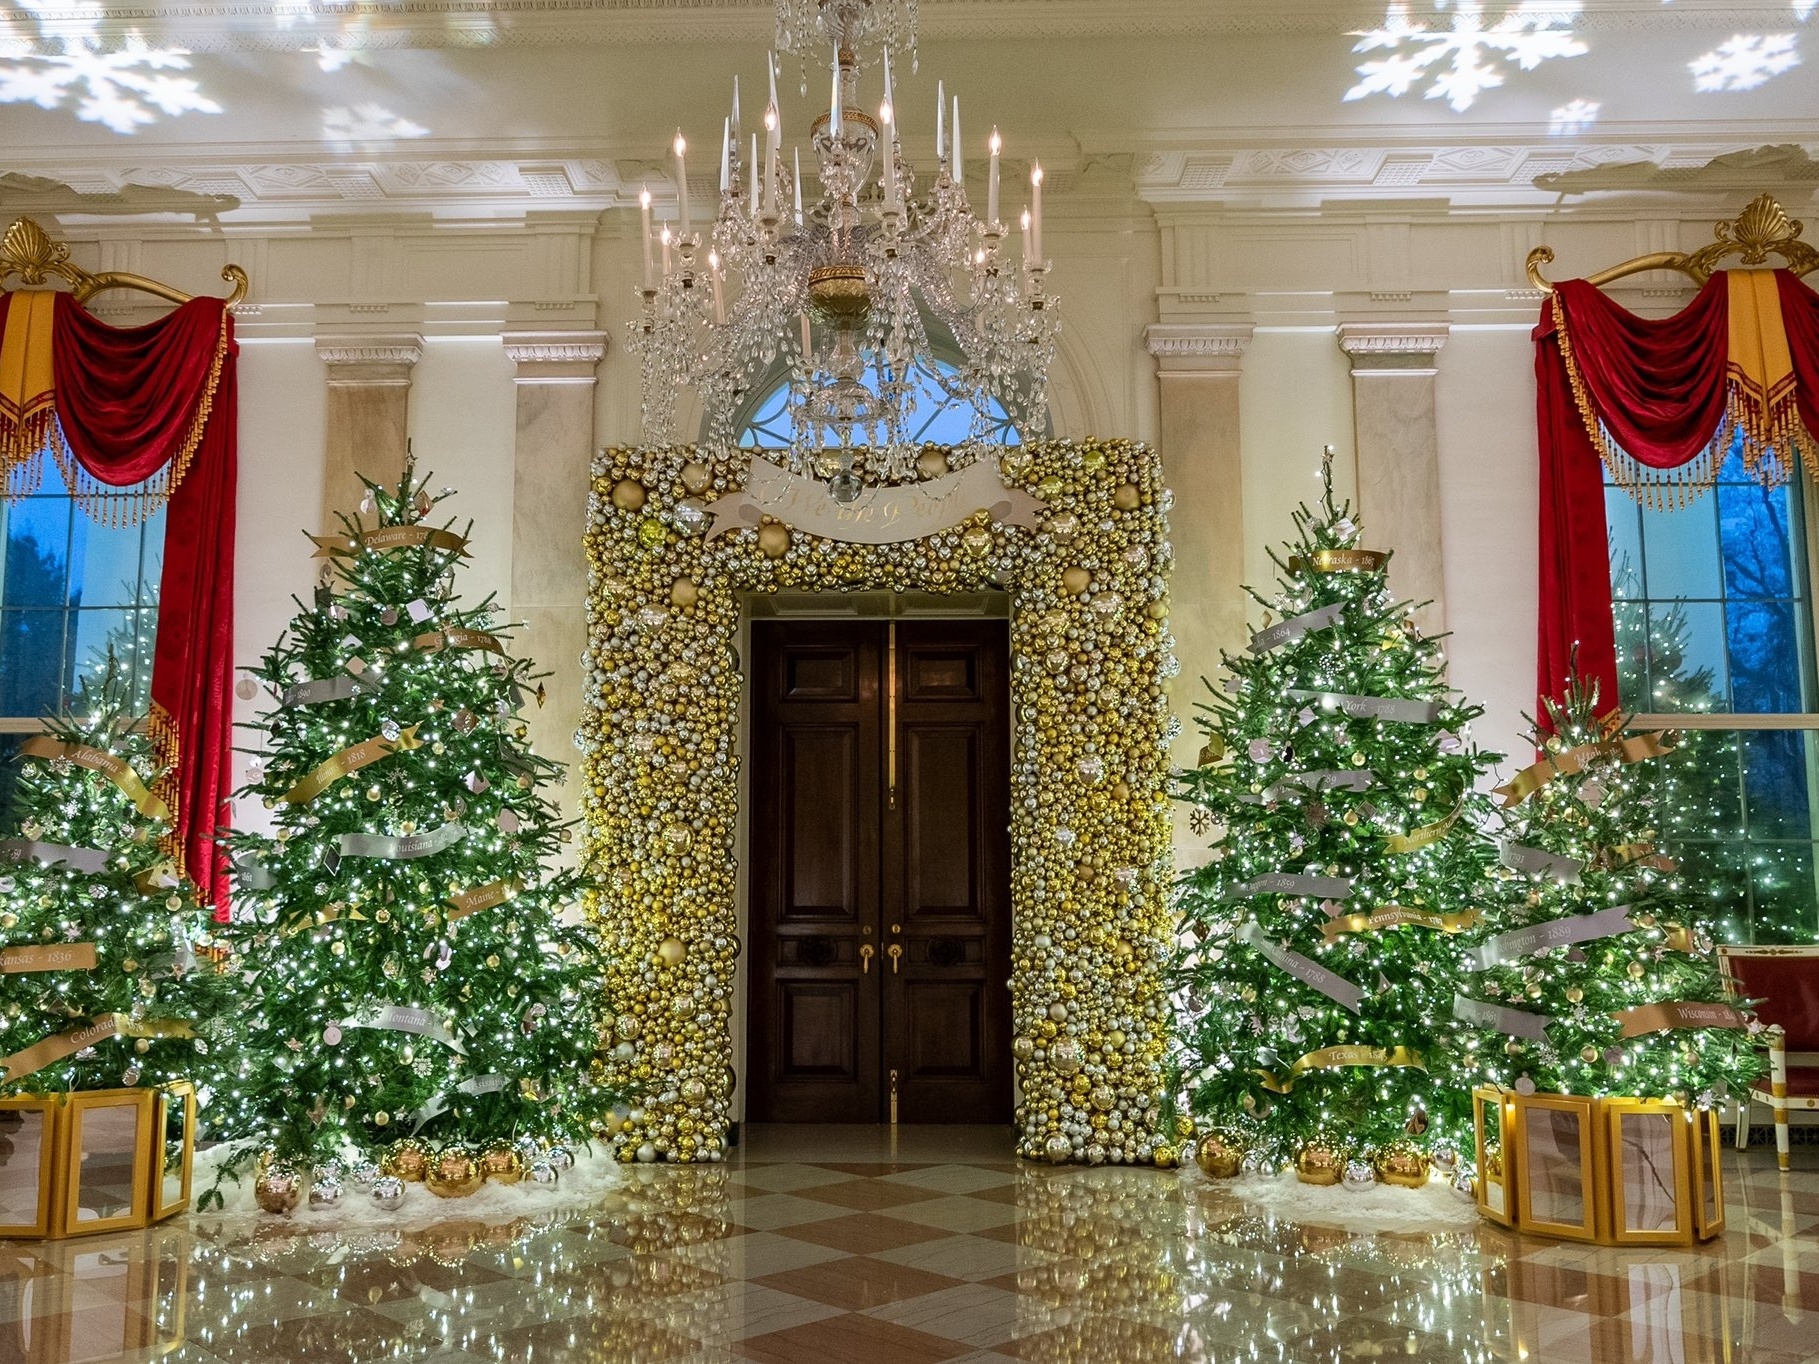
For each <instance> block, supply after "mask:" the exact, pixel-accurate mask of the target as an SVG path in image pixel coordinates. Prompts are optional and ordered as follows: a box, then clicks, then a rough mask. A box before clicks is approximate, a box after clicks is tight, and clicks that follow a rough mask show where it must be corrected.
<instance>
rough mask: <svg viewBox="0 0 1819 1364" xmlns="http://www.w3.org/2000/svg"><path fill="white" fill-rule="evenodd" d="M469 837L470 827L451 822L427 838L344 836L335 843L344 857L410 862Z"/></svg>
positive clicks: (401, 835) (382, 835) (423, 835)
mask: <svg viewBox="0 0 1819 1364" xmlns="http://www.w3.org/2000/svg"><path fill="white" fill-rule="evenodd" d="M466 837H467V826H466V825H465V824H461V823H458V822H456V821H455V820H450V821H449V822H448V823H447V824H444V825H443V826H442V827H441V828H440V829H432V830H430V831H429V832H428V833H426V834H400V835H397V836H393V835H390V834H342V835H341V836H340V837H339V838H337V839H336V840H335V845H336V847H337V848H338V849H339V850H340V855H341V856H342V857H381V858H384V859H385V860H386V861H388V862H408V861H410V860H412V859H413V858H418V857H434V856H435V855H436V854H437V853H439V852H442V851H444V850H445V849H448V848H452V847H454V846H455V844H457V843H459V842H460V841H461V840H462V839H464V838H466Z"/></svg>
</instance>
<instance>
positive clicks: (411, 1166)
mask: <svg viewBox="0 0 1819 1364" xmlns="http://www.w3.org/2000/svg"><path fill="white" fill-rule="evenodd" d="M428 1168H429V1155H428V1153H427V1152H426V1151H425V1150H424V1149H423V1143H422V1142H420V1141H418V1140H416V1138H414V1137H404V1138H401V1139H400V1140H398V1141H395V1142H393V1143H392V1144H391V1145H390V1146H388V1147H386V1148H385V1156H384V1158H383V1159H382V1160H381V1161H380V1162H379V1169H380V1170H381V1172H383V1173H385V1174H388V1175H392V1176H393V1177H395V1178H397V1179H402V1180H403V1181H404V1182H405V1183H406V1184H419V1183H422V1181H423V1175H424V1171H426V1170H427V1169H428Z"/></svg>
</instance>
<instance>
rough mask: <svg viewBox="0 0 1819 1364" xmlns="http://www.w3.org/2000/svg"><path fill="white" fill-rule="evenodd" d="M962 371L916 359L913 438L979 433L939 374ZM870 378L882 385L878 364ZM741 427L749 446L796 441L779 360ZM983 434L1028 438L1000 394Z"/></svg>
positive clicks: (992, 440)
mask: <svg viewBox="0 0 1819 1364" xmlns="http://www.w3.org/2000/svg"><path fill="white" fill-rule="evenodd" d="M957 373H959V367H958V366H957V365H955V364H954V363H953V362H952V361H949V360H946V359H943V358H941V357H939V356H937V357H935V358H933V359H919V360H917V361H916V365H915V368H914V369H913V370H912V371H911V373H910V377H911V378H912V379H913V380H914V381H915V384H916V407H915V412H914V414H913V416H912V418H911V424H910V439H911V442H912V443H913V444H917V445H923V444H934V445H961V444H964V443H965V442H966V441H967V439H968V438H969V437H978V436H979V435H980V433H979V432H977V431H975V429H974V421H975V414H974V411H973V407H972V404H970V403H969V402H967V401H966V399H964V398H962V397H958V396H955V395H954V394H952V393H950V392H949V391H948V390H947V388H946V387H944V386H943V385H942V383H941V378H940V376H942V375H953V374H957ZM865 382H866V386H867V387H868V388H870V389H872V391H873V392H876V391H877V387H878V372H877V370H876V368H873V369H869V370H867V371H866V375H865ZM738 430H739V444H740V445H741V446H743V447H744V448H745V449H748V450H783V449H787V448H789V446H790V445H791V444H792V443H793V442H794V440H795V430H796V424H795V418H794V417H793V416H792V415H791V413H790V410H789V373H788V371H787V370H785V369H783V368H782V367H781V366H779V367H778V369H777V370H776V371H775V372H774V373H773V374H772V375H771V376H770V377H769V379H768V380H767V381H766V382H764V383H762V384H760V385H758V387H757V389H756V390H755V391H754V393H753V396H752V398H751V400H750V403H749V405H748V406H747V408H746V411H745V414H744V416H743V417H742V419H741V420H740V422H739V425H738ZM1044 434H1045V433H1044ZM983 439H984V441H985V443H987V444H992V445H1021V444H1022V443H1023V433H1021V432H1020V431H1018V430H1017V427H1016V425H1015V424H1014V423H1013V422H1012V421H1011V419H1010V417H1009V415H1008V414H1007V413H1006V412H1005V410H1004V408H1003V407H1002V406H1000V405H999V403H998V401H997V400H996V399H993V400H992V403H991V408H990V410H989V411H988V412H987V413H986V429H985V431H984V433H983Z"/></svg>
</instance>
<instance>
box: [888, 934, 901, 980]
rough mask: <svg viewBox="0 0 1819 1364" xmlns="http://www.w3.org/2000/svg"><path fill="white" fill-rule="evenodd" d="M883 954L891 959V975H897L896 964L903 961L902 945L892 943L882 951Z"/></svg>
mask: <svg viewBox="0 0 1819 1364" xmlns="http://www.w3.org/2000/svg"><path fill="white" fill-rule="evenodd" d="M884 954H885V955H886V956H887V957H889V958H890V959H891V974H892V975H893V976H894V975H896V974H897V963H898V962H899V961H901V960H902V959H903V944H902V943H900V942H894V943H892V944H891V945H890V946H889V947H887V948H885V949H884Z"/></svg>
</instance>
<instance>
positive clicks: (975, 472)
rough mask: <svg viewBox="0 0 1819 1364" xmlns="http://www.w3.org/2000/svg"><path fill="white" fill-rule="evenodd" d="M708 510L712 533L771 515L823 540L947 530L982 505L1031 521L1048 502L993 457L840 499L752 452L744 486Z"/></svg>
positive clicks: (886, 540) (890, 541) (858, 540)
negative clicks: (1005, 475)
mask: <svg viewBox="0 0 1819 1364" xmlns="http://www.w3.org/2000/svg"><path fill="white" fill-rule="evenodd" d="M708 510H709V511H711V512H712V513H713V517H714V523H713V525H712V526H711V527H709V529H708V532H707V538H708V539H710V540H712V539H714V538H715V537H716V536H719V535H725V534H726V533H727V532H728V531H732V530H741V529H743V528H745V527H748V526H756V525H757V524H758V523H759V521H761V520H762V519H763V518H764V517H766V516H769V517H773V518H775V519H776V520H778V521H781V522H782V523H783V524H784V525H786V526H793V527H795V528H796V529H798V530H803V531H807V532H808V533H809V534H811V535H819V536H821V537H822V538H823V539H826V540H840V541H844V542H845V543H848V544H858V545H896V544H902V543H903V542H905V541H907V540H920V539H922V538H924V537H925V536H929V535H933V534H935V533H936V532H937V531H943V530H950V529H952V528H953V527H955V526H957V525H959V524H960V523H961V522H962V521H964V520H966V519H967V517H969V516H971V515H973V513H975V512H980V511H983V512H986V513H987V514H989V515H990V516H991V518H992V520H994V521H999V522H1002V523H1003V524H1005V525H1010V526H1027V527H1031V528H1034V527H1035V526H1037V525H1039V524H1040V522H1039V521H1038V519H1037V518H1038V517H1039V515H1040V514H1041V513H1042V512H1044V511H1046V510H1048V508H1047V506H1046V505H1045V504H1044V503H1043V502H1042V501H1041V500H1040V499H1039V498H1036V497H1033V496H1031V495H1030V494H1029V493H1027V492H1025V491H1024V490H1023V489H1022V488H1013V487H1008V486H1006V485H1005V482H1004V480H1003V479H1002V478H1001V477H999V474H998V464H997V461H995V460H988V459H982V460H978V461H976V462H974V463H972V464H969V465H967V466H966V468H964V469H961V470H958V471H957V472H955V473H951V474H944V475H942V476H941V477H940V478H931V479H926V480H924V481H922V482H919V483H904V484H899V485H896V486H894V487H876V488H867V489H865V491H863V492H861V493H860V494H859V495H858V496H857V497H855V498H854V499H853V500H852V501H851V502H836V501H834V499H833V498H832V497H831V496H830V495H829V494H828V491H827V487H826V485H825V484H822V483H820V482H817V481H816V480H815V479H812V478H804V477H803V476H801V475H800V474H794V473H791V472H790V471H789V470H788V469H784V468H781V467H779V466H778V465H775V464H772V463H771V462H770V461H769V460H766V459H759V458H754V459H753V460H752V462H751V469H750V472H748V473H747V475H746V478H745V487H743V488H742V489H740V490H739V491H738V492H733V493H728V494H727V495H726V496H725V497H722V498H719V499H717V500H716V501H715V502H714V503H713V504H712V505H711V506H710V507H709V508H708Z"/></svg>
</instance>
